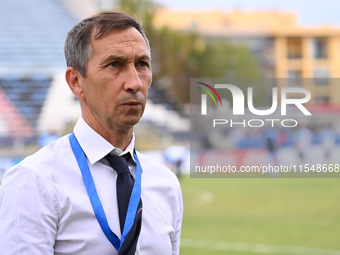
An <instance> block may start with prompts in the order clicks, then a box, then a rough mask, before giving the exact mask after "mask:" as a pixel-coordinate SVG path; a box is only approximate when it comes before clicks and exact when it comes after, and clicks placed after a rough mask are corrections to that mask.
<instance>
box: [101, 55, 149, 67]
mask: <svg viewBox="0 0 340 255" xmlns="http://www.w3.org/2000/svg"><path fill="white" fill-rule="evenodd" d="M135 59H136V60H138V61H140V60H145V61H151V58H150V56H149V55H147V54H143V55H140V56H136V58H135ZM115 61H117V62H122V63H125V62H128V61H129V58H128V57H126V56H118V55H111V56H108V57H107V58H105V59H103V61H101V64H102V65H106V64H109V63H111V62H115Z"/></svg>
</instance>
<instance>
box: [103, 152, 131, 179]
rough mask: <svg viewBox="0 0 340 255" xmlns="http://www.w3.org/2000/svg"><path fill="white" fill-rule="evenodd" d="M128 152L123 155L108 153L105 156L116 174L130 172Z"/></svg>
mask: <svg viewBox="0 0 340 255" xmlns="http://www.w3.org/2000/svg"><path fill="white" fill-rule="evenodd" d="M130 157H131V156H130V154H129V153H128V154H125V155H123V156H118V155H113V154H108V155H106V156H105V158H106V159H107V160H108V161H109V163H110V165H111V167H112V168H113V169H114V170H116V172H117V173H118V174H122V173H130V170H129V166H128V163H127V162H128V161H129V160H130Z"/></svg>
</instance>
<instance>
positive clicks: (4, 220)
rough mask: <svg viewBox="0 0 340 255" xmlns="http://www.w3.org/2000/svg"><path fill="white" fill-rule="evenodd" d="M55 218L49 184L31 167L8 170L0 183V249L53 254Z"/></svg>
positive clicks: (12, 253)
mask: <svg viewBox="0 0 340 255" xmlns="http://www.w3.org/2000/svg"><path fill="white" fill-rule="evenodd" d="M57 222H58V216H57V211H56V197H54V198H53V188H52V185H49V183H48V182H47V181H46V180H44V178H42V177H40V176H38V175H37V174H36V173H35V172H34V171H32V170H31V169H27V168H25V167H22V166H17V167H14V168H12V169H10V170H8V172H7V173H6V174H5V176H4V178H3V181H2V183H1V186H0V251H1V253H2V254H6V255H15V254H20V255H38V254H39V255H41V254H45V255H49V254H51V255H52V254H54V251H53V246H54V242H55V235H56V233H57Z"/></svg>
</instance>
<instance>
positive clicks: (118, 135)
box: [83, 115, 133, 151]
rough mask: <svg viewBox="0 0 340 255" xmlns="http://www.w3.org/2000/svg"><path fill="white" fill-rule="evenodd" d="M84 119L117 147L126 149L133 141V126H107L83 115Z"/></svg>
mask: <svg viewBox="0 0 340 255" xmlns="http://www.w3.org/2000/svg"><path fill="white" fill-rule="evenodd" d="M83 119H84V121H85V122H86V123H87V124H88V125H89V126H90V127H91V128H92V129H93V130H94V131H96V132H97V133H98V134H99V135H101V136H102V137H103V138H104V139H105V140H106V141H108V142H109V143H111V144H112V145H113V146H114V147H115V148H120V149H121V150H123V151H124V150H125V149H126V147H128V145H129V144H130V142H131V139H132V135H133V127H132V126H131V127H120V128H119V127H117V128H115V129H109V128H105V127H103V126H102V125H100V124H99V123H98V122H96V121H91V119H89V118H86V116H84V115H83Z"/></svg>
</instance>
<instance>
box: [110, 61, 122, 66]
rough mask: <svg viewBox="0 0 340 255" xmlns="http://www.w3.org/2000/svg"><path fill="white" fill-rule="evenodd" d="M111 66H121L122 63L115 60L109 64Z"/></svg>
mask: <svg viewBox="0 0 340 255" xmlns="http://www.w3.org/2000/svg"><path fill="white" fill-rule="evenodd" d="M109 66H112V67H120V66H121V65H120V63H119V62H117V61H115V62H111V63H110V64H109Z"/></svg>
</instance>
